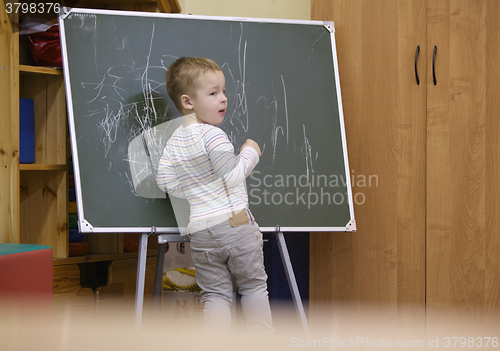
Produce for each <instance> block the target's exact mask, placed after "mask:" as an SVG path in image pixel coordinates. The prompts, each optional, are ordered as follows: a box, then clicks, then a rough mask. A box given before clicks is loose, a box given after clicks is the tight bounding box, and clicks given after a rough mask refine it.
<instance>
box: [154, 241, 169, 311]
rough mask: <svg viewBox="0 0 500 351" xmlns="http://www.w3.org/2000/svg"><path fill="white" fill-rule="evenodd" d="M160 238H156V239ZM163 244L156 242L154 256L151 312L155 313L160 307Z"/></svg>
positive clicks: (163, 255)
mask: <svg viewBox="0 0 500 351" xmlns="http://www.w3.org/2000/svg"><path fill="white" fill-rule="evenodd" d="M159 238H160V237H159V236H158V239H159ZM166 246H167V244H166V243H165V242H162V243H161V242H160V240H158V255H157V256H156V268H155V280H154V285H153V311H157V310H158V307H159V305H160V296H161V291H162V285H163V262H164V261H165V247H166Z"/></svg>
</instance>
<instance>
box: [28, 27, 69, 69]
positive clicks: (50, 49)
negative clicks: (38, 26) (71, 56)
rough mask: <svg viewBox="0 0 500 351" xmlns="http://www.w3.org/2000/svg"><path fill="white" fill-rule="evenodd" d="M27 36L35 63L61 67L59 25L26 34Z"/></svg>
mask: <svg viewBox="0 0 500 351" xmlns="http://www.w3.org/2000/svg"><path fill="white" fill-rule="evenodd" d="M27 37H28V39H29V41H30V51H31V54H32V55H33V59H34V60H35V62H36V64H37V65H41V66H53V67H62V57H61V40H60V37H59V25H57V24H56V25H53V26H51V27H50V28H49V29H47V30H46V31H45V32H37V33H32V34H28V35H27Z"/></svg>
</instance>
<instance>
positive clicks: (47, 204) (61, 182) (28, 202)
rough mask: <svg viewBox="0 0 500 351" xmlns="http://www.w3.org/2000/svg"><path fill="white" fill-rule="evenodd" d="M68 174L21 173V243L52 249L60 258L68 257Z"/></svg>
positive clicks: (47, 172) (56, 172)
mask: <svg viewBox="0 0 500 351" xmlns="http://www.w3.org/2000/svg"><path fill="white" fill-rule="evenodd" d="M66 178H67V175H66V171H65V170H63V171H22V172H21V192H20V195H21V196H20V198H21V200H20V202H21V205H20V207H21V214H22V218H23V221H22V222H21V235H20V236H21V242H22V243H30V244H39V245H48V246H51V247H52V251H53V255H54V257H57V258H65V257H68V212H67V201H68V199H67V194H68V190H67V179H66Z"/></svg>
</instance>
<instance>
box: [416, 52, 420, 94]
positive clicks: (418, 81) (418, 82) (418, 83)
mask: <svg viewBox="0 0 500 351" xmlns="http://www.w3.org/2000/svg"><path fill="white" fill-rule="evenodd" d="M419 52H420V45H419V46H417V51H416V52H415V79H416V80H417V85H420V79H419V78H418V69H417V59H418V53H419Z"/></svg>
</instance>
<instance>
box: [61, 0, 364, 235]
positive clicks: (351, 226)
mask: <svg viewBox="0 0 500 351" xmlns="http://www.w3.org/2000/svg"><path fill="white" fill-rule="evenodd" d="M73 12H77V13H81V14H89V15H91V14H106V15H115V16H140V17H163V18H177V19H199V20H210V21H234V22H258V23H288V24H300V25H315V26H317V25H323V26H325V28H327V29H328V30H329V31H330V33H331V35H330V38H331V45H332V49H333V51H332V60H333V67H334V74H335V85H336V93H337V100H338V108H339V118H340V125H341V138H342V148H343V155H344V166H345V181H346V183H347V198H348V199H347V201H348V205H349V214H350V219H349V221H348V222H347V223H346V224H345V225H343V226H320V227H316V226H300V227H295V226H290V227H289V226H286V225H284V224H285V223H283V225H280V224H278V225H276V226H275V227H272V226H263V227H261V230H262V231H263V232H353V231H356V221H355V218H354V209H353V195H352V189H351V179H350V171H349V170H350V168H349V163H348V154H347V143H346V136H345V128H344V114H343V107H342V99H341V89H340V80H339V73H338V62H337V53H336V43H335V36H334V25H333V22H319V21H302V20H301V21H297V20H285V19H267V18H243V17H219V16H218V17H215V16H193V15H181V14H162V13H146V12H130V11H110V10H95V9H79V8H78V9H76V8H75V9H70V8H64V11H63V12H62V13H61V14H60V18H59V23H60V33H61V48H62V57H63V67H68V55H67V52H66V37H65V22H64V20H65V18H66V17H67V16H68V15H70V14H71V13H73ZM64 79H65V86H66V96H67V108H68V117H69V129H70V137H71V147H72V150H73V166H74V174H75V184H76V197H77V209H78V218H79V221H78V224H79V229H80V231H81V232H83V233H115V232H122V233H151V232H154V233H166V234H178V233H180V232H182V229H183V228H181V229H179V228H177V227H155V226H139V227H135V226H128V227H116V226H112V227H106V226H94V225H93V224H92V223H90V222H89V221H87V220H86V217H85V212H84V206H83V197H82V189H81V186H80V185H81V180H80V171H81V169H80V164H79V160H78V157H75V155H77V154H78V153H77V152H75V151H76V150H77V148H78V145H77V140H76V132H75V123H74V110H73V104H72V102H73V97H72V91H71V89H70V87H71V75H70V72H69V71H68V70H66V69H65V70H64Z"/></svg>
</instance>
